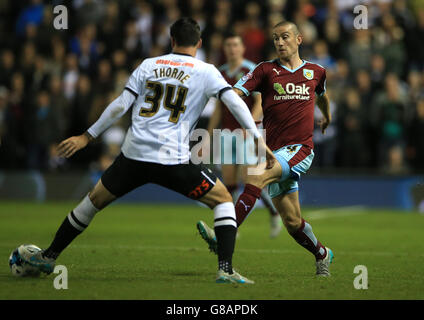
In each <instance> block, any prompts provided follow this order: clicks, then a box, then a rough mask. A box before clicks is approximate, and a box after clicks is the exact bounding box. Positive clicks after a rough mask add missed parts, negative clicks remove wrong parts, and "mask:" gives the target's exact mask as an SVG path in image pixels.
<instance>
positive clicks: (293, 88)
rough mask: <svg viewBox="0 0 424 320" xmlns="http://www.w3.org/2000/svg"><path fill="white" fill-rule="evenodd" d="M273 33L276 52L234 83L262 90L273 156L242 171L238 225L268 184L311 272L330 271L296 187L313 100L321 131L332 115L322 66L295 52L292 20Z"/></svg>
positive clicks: (307, 146)
mask: <svg viewBox="0 0 424 320" xmlns="http://www.w3.org/2000/svg"><path fill="white" fill-rule="evenodd" d="M272 37H273V40H274V46H275V49H276V51H277V55H278V58H277V59H275V60H272V61H266V62H262V63H260V64H258V66H257V67H256V68H255V69H254V70H253V71H252V72H250V73H248V74H247V75H245V76H244V77H243V78H241V79H240V80H239V81H238V82H237V84H236V85H235V86H234V87H235V90H236V92H238V94H239V95H240V96H244V95H245V96H249V94H250V93H251V92H253V91H259V92H260V93H261V95H262V108H263V114H264V118H263V125H264V129H265V130H266V142H267V144H268V146H269V147H270V148H271V150H273V152H274V154H275V157H276V158H277V163H276V164H275V165H274V166H273V167H272V168H271V169H269V170H265V171H264V172H263V173H262V174H260V175H248V176H247V181H246V185H245V189H244V191H243V193H242V194H241V195H240V197H239V198H238V200H237V203H236V216H237V225H238V226H240V225H241V224H242V223H243V221H244V219H245V218H246V217H247V215H248V214H249V212H250V211H251V210H252V208H253V206H254V204H255V202H256V200H257V199H258V198H259V197H260V194H261V190H262V188H264V187H265V186H267V185H268V191H269V194H270V196H271V198H272V201H273V203H274V205H275V207H276V208H277V210H278V212H279V213H280V216H281V218H282V220H283V223H284V225H285V227H286V228H287V231H288V232H289V234H290V235H291V236H292V237H293V238H294V239H295V240H296V241H297V242H298V243H299V244H300V245H301V246H303V247H304V248H305V249H307V250H308V251H310V252H311V253H312V254H313V255H314V256H315V260H316V274H317V275H318V276H329V275H330V272H329V266H330V263H331V262H332V260H333V257H334V255H333V252H332V251H331V249H329V248H327V247H325V246H323V245H322V244H321V243H320V242H319V241H318V239H317V238H316V236H315V234H314V233H313V231H312V227H311V225H310V224H309V223H308V222H306V221H305V220H304V219H303V218H302V216H301V211H300V204H299V193H298V180H299V178H300V175H301V174H304V173H306V171H307V170H308V169H309V167H310V165H311V163H312V159H313V157H314V153H313V142H312V133H313V129H314V106H315V101H316V103H317V105H318V107H319V109H320V110H321V112H322V114H323V119H322V122H321V128H322V132H323V133H324V132H325V129H326V128H327V126H328V125H329V123H330V121H331V115H330V111H329V99H328V97H327V95H326V93H325V79H326V74H325V69H324V68H323V67H322V66H320V65H317V64H314V63H311V62H308V61H304V60H302V59H301V58H300V57H299V45H300V44H301V43H302V36H301V34H300V33H299V30H298V28H297V26H296V25H295V24H294V23H292V22H289V21H284V22H280V23H278V24H277V25H275V27H274V28H273V33H272ZM315 95H316V99H315ZM205 228H206V231H207V232H204V233H203V234H202V233H201V234H202V237H203V238H204V239H205V240H206V241H207V243H208V245H209V247H210V248H214V241H215V240H214V236H215V235H214V234H213V230H212V229H210V228H208V227H207V226H205Z"/></svg>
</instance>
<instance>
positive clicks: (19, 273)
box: [9, 244, 41, 277]
mask: <svg viewBox="0 0 424 320" xmlns="http://www.w3.org/2000/svg"><path fill="white" fill-rule="evenodd" d="M37 251H41V249H40V248H39V247H37V246H35V245H33V244H23V245H20V246H19V247H17V248H16V249H15V250H13V251H12V253H11V254H10V257H9V267H10V271H11V272H12V274H13V275H14V276H16V277H37V276H39V275H40V270H38V269H37V268H36V267H33V266H32V265H30V264H29V263H27V262H25V261H24V260H23V259H22V258H21V254H22V253H23V252H27V253H29V254H34V253H36V252H37Z"/></svg>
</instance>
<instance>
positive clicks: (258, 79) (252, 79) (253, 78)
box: [234, 63, 264, 96]
mask: <svg viewBox="0 0 424 320" xmlns="http://www.w3.org/2000/svg"><path fill="white" fill-rule="evenodd" d="M263 77H264V71H263V64H262V63H260V64H258V65H257V66H256V68H255V69H253V70H252V71H250V72H249V73H247V74H245V75H244V76H243V77H241V79H240V80H239V81H238V82H237V83H236V84H235V85H234V88H237V89H239V90H241V91H243V93H244V94H245V95H246V96H248V95H249V94H250V93H251V92H252V91H260V90H258V87H259V86H260V84H261V83H262V80H263Z"/></svg>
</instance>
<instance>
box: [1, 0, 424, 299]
mask: <svg viewBox="0 0 424 320" xmlns="http://www.w3.org/2000/svg"><path fill="white" fill-rule="evenodd" d="M358 4H366V6H367V11H368V19H367V22H368V29H365V30H355V29H354V27H353V25H354V23H353V22H354V19H355V14H354V13H353V11H354V9H353V8H354V6H356V5H358ZM58 5H65V6H66V8H67V11H68V27H69V29H67V30H56V29H54V28H53V22H54V19H55V17H56V15H55V14H54V13H53V8H54V7H55V6H58ZM181 16H191V17H193V18H195V19H196V20H197V21H198V22H199V24H200V26H201V28H202V37H203V48H202V49H201V50H199V52H198V58H199V59H202V60H205V61H207V62H209V63H213V64H214V65H216V66H217V67H218V66H220V65H221V64H223V63H224V56H223V52H222V41H223V34H224V33H225V32H226V31H227V30H233V31H235V32H236V33H238V34H240V35H241V36H242V38H243V39H244V43H245V45H246V48H247V50H246V55H245V57H246V58H247V59H249V60H251V61H253V62H255V63H259V62H260V61H263V60H269V59H273V58H275V55H274V48H273V43H272V39H271V37H270V30H271V28H272V26H273V25H275V24H276V23H277V22H279V21H281V20H283V19H287V20H292V21H294V22H295V23H296V24H297V25H298V26H299V29H300V31H301V33H302V34H303V44H302V46H301V57H302V58H303V59H305V60H308V61H311V62H314V63H319V64H321V65H323V66H324V67H325V68H326V70H327V92H328V94H329V96H330V99H331V110H332V113H333V123H332V124H331V126H330V127H329V128H328V130H327V134H326V135H324V136H323V135H321V134H320V132H319V128H318V126H317V130H316V131H315V136H314V143H315V150H314V151H315V159H314V162H313V165H312V167H311V169H310V170H309V172H308V173H307V174H306V175H305V176H303V177H302V179H301V181H300V200H301V203H302V210H303V211H302V214H303V216H304V217H305V219H307V220H308V221H309V222H310V223H311V224H312V226H313V228H314V232H315V233H316V235H317V236H318V238H319V240H320V241H321V242H322V243H324V244H325V245H327V246H329V247H330V248H332V250H333V251H334V253H335V257H336V258H335V262H334V264H333V266H332V267H331V273H332V277H331V279H327V280H324V281H318V280H317V279H315V278H314V273H315V265H314V259H313V257H312V255H310V254H309V253H308V252H306V251H305V250H303V249H302V248H300V247H299V246H298V245H297V244H296V243H295V241H293V239H292V238H291V237H290V236H289V235H288V234H287V233H286V232H285V230H283V231H282V233H281V234H280V235H279V237H278V238H276V239H270V238H269V217H268V214H267V213H266V210H265V209H263V208H260V205H259V206H258V207H259V208H257V209H255V211H254V212H253V213H252V214H251V215H250V216H249V218H248V219H247V220H246V222H245V223H244V224H243V226H242V227H241V228H240V236H239V238H238V239H237V245H236V252H235V256H234V266H235V268H236V269H237V270H238V271H240V272H241V273H242V274H243V275H246V276H247V277H248V278H252V279H254V280H255V281H256V282H257V284H255V286H253V287H246V288H243V289H240V290H235V289H234V288H233V287H232V286H229V287H228V286H227V287H224V288H223V287H217V286H215V284H214V283H213V281H214V279H215V278H214V277H215V272H216V269H215V266H216V257H215V256H213V255H212V254H210V253H208V250H207V247H206V245H205V243H204V242H203V241H202V239H201V238H200V237H199V236H198V235H197V233H196V229H195V223H196V222H197V221H198V220H199V219H203V220H205V221H207V222H208V223H209V224H212V223H213V222H212V215H211V211H210V210H208V209H206V208H203V207H199V206H197V205H195V204H194V202H192V201H191V200H188V199H186V198H184V197H182V196H180V195H178V194H176V193H173V192H171V191H169V190H165V189H163V188H160V187H157V186H153V185H146V186H144V187H142V188H139V189H137V190H134V191H133V192H131V193H130V194H128V195H126V196H125V197H124V198H123V199H121V200H119V201H118V204H113V205H112V206H110V207H108V208H106V209H105V210H104V211H102V213H100V214H98V215H97V216H96V218H95V220H94V223H92V224H91V225H90V227H89V228H88V230H87V231H86V232H84V233H83V234H82V235H81V236H79V237H78V238H77V239H76V240H75V241H74V243H72V245H71V246H70V247H69V248H68V249H66V250H65V251H64V253H63V254H62V255H61V256H60V258H59V263H60V264H63V265H65V266H67V267H68V272H69V290H62V291H58V290H55V289H54V288H53V284H52V281H53V277H52V276H50V277H42V278H41V279H16V278H13V277H12V276H11V275H10V270H9V268H8V266H7V265H6V263H5V262H6V258H7V256H8V255H9V254H10V252H11V251H12V250H13V249H14V248H16V247H17V246H18V245H19V244H22V243H35V244H36V245H38V246H40V247H42V248H46V247H47V246H48V245H49V243H50V241H51V240H52V238H53V236H54V233H55V232H56V230H57V228H58V226H59V225H60V223H61V222H62V221H63V219H64V217H65V216H66V214H68V213H69V211H70V210H72V208H74V207H75V205H76V204H77V203H78V201H80V199H82V197H84V196H85V195H86V194H87V192H88V191H89V190H90V189H91V188H92V186H93V185H94V183H95V182H96V181H97V180H98V179H99V177H100V176H101V174H102V172H103V171H104V170H105V169H106V168H107V167H108V166H109V165H110V164H111V162H112V161H113V159H114V158H115V157H116V155H117V154H118V153H119V150H120V145H121V143H122V141H123V138H124V135H125V132H126V130H127V128H128V126H129V124H130V117H129V114H127V115H125V116H124V117H123V118H122V119H121V120H120V121H119V122H118V123H116V124H115V125H114V126H113V127H111V128H110V129H109V130H108V131H107V132H105V133H104V134H103V135H102V136H101V137H100V138H99V139H97V140H96V141H95V142H93V143H92V144H90V146H89V147H87V148H86V149H84V150H82V151H80V152H78V153H77V154H76V155H74V156H73V157H72V158H71V159H63V158H59V157H57V154H56V149H55V146H56V145H57V143H58V142H60V141H61V140H62V139H64V138H66V137H69V136H72V135H79V134H82V133H83V132H84V131H85V130H86V129H87V128H88V127H89V126H90V125H91V124H92V123H94V121H96V119H97V118H98V117H99V116H100V114H101V113H102V111H103V110H104V108H105V107H106V106H107V105H108V103H109V102H111V101H112V100H113V99H114V98H115V97H116V96H118V95H119V94H120V93H121V92H122V90H123V88H124V86H125V83H126V81H127V79H128V76H129V75H130V73H131V72H132V70H134V69H135V68H136V66H137V65H138V64H140V63H141V62H142V61H143V59H145V58H147V57H150V56H156V55H161V54H164V53H168V52H170V49H171V48H170V39H169V26H170V25H171V24H172V23H173V22H174V21H175V20H176V19H177V18H179V17H181ZM423 40H424V1H423V0H410V1H407V0H393V1H390V0H374V1H372V0H368V1H366V0H364V1H355V0H299V1H294V0H293V1H292V0H262V1H243V0H234V1H229V0H216V1H212V0H158V1H153V0H151V1H147V0H134V1H130V0H121V1H106V0H73V1H59V0H56V1H41V0H31V1H30V0H25V1H24V0H22V1H21V0H19V1H17V0H3V1H2V0H0V137H1V145H0V258H1V259H0V260H1V261H3V263H2V264H1V266H0V281H1V282H2V284H1V286H0V299H22V298H23V299H423V298H424V296H423V290H422V289H423V287H424V274H423V270H422V265H423V263H424V256H423V253H422V252H423V248H422V243H423V242H424V238H423V233H422V230H423V226H424V225H423V218H424V216H423V215H422V214H419V213H420V212H421V213H423V212H424V179H423V173H424V41H423ZM211 112H212V110H207V111H205V113H204V114H203V115H202V119H201V121H200V122H199V124H200V125H201V126H203V127H204V126H206V124H207V120H208V117H209V116H210V115H211ZM320 116H321V115H320V112H319V110H318V109H317V108H316V121H317V122H318V120H319V119H320ZM214 169H215V172H216V173H217V174H218V175H219V170H220V168H219V167H214ZM240 187H242V186H240ZM129 202H130V203H129ZM357 265H365V266H366V267H367V268H368V276H369V287H368V289H367V290H356V289H355V288H354V287H353V280H354V278H355V276H356V275H355V274H354V273H353V270H354V268H355V266H357ZM17 282H18V283H19V285H16V284H17Z"/></svg>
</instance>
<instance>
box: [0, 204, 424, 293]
mask: <svg viewBox="0 0 424 320" xmlns="http://www.w3.org/2000/svg"><path fill="white" fill-rule="evenodd" d="M74 206H75V203H46V204H36V203H11V202H3V203H1V204H0V219H1V223H0V257H1V259H0V261H2V263H1V264H0V299H161V300H167V299H195V300H197V299H259V300H262V299H266V300H285V299H423V298H424V269H423V265H424V251H423V243H424V232H423V229H424V228H423V227H424V216H423V215H420V214H418V213H405V212H397V211H390V210H368V209H362V208H347V209H346V208H345V209H340V210H337V209H328V210H326V209H314V208H309V209H305V210H304V212H303V213H304V216H305V218H306V219H307V220H308V221H309V222H310V223H311V225H312V227H313V229H314V232H315V234H316V235H317V236H318V238H319V240H320V241H321V242H322V243H323V244H324V245H327V246H329V247H330V248H332V249H333V251H334V254H335V260H334V263H333V265H332V267H331V273H332V277H330V278H327V279H317V278H316V277H315V275H314V273H315V264H314V259H313V257H312V255H311V254H310V253H309V252H307V251H306V250H305V249H303V248H302V247H300V246H299V245H298V244H297V243H296V242H295V241H294V240H293V239H292V238H291V237H290V236H289V235H288V234H287V232H286V231H285V230H283V231H282V233H281V234H280V236H279V237H278V238H276V239H270V238H269V217H268V214H267V213H266V211H265V210H264V209H261V208H259V209H256V210H255V211H254V212H253V213H252V214H251V215H250V216H249V218H248V219H247V220H246V221H245V224H244V225H243V226H242V227H241V228H240V236H239V238H238V239H237V243H236V250H235V254H234V259H233V265H234V268H235V269H236V270H237V271H239V272H240V273H241V274H242V275H245V276H246V277H248V278H251V279H253V280H255V281H256V284H254V285H225V284H224V285H223V284H216V283H215V282H214V280H215V274H216V265H217V258H216V256H215V255H213V254H211V253H210V252H209V251H208V250H207V246H206V244H205V243H204V242H203V240H202V239H201V237H200V236H199V235H198V234H197V230H196V227H195V224H196V222H197V221H198V220H200V219H202V220H204V221H206V222H208V223H209V224H211V223H212V218H213V213H212V211H211V210H208V209H206V208H203V207H199V206H196V205H192V206H178V205H126V204H115V205H112V206H110V207H108V208H106V209H105V210H104V211H102V212H100V213H99V214H98V215H97V216H96V217H95V219H94V220H93V222H92V223H91V225H90V226H89V228H88V229H87V230H86V231H85V232H84V233H83V234H82V235H80V236H79V237H78V238H77V239H76V240H75V241H74V242H73V243H72V244H71V246H70V247H68V248H67V249H66V250H65V251H64V252H63V254H62V255H61V256H60V257H59V259H58V262H57V263H58V264H61V265H65V266H66V267H67V269H68V289H67V290H56V289H55V288H54V286H53V280H54V277H55V276H57V275H55V274H51V275H49V276H44V275H42V276H41V277H40V278H16V277H13V276H12V275H11V273H10V270H9V266H8V263H7V261H8V257H9V254H10V252H11V251H12V250H13V249H14V248H16V247H17V246H18V245H20V244H23V243H34V244H36V245H38V246H40V247H42V248H45V247H46V246H48V244H49V243H50V241H51V239H52V237H53V236H54V233H55V232H56V230H57V228H58V226H59V225H60V223H61V222H62V220H63V219H64V217H65V216H66V214H67V213H68V212H69V211H70V210H71V209H72V208H73V207H74ZM356 265H364V266H366V267H367V270H368V289H367V290H357V289H355V288H354V286H353V281H354V279H355V277H356V276H358V275H357V274H354V272H353V270H354V267H355V266H356Z"/></svg>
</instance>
